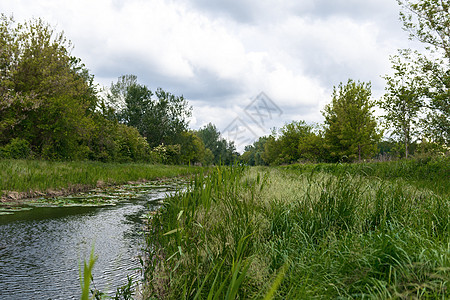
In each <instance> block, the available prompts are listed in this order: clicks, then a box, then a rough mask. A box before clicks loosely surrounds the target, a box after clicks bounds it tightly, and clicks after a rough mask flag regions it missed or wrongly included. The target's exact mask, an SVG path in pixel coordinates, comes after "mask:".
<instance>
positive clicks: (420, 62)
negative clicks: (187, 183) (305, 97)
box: [0, 0, 450, 165]
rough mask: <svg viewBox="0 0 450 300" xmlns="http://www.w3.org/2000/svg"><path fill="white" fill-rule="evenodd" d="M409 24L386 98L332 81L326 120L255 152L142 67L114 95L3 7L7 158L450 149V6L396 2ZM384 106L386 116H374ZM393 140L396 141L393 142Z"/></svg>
mask: <svg viewBox="0 0 450 300" xmlns="http://www.w3.org/2000/svg"><path fill="white" fill-rule="evenodd" d="M398 2H399V4H400V6H401V7H402V9H401V13H400V18H401V20H402V21H403V24H404V28H405V29H406V30H407V31H408V32H409V33H410V35H411V38H415V39H417V40H419V41H421V42H423V43H425V44H426V50H425V51H424V53H419V52H417V51H415V52H413V51H411V50H409V49H406V50H405V49H403V50H399V52H398V54H397V55H394V56H392V57H391V58H390V59H391V63H392V70H393V75H386V76H384V79H385V81H386V88H385V89H386V90H385V95H384V96H383V97H382V99H379V100H374V99H372V98H371V96H372V95H371V84H370V82H368V83H365V82H360V81H355V80H352V79H349V80H348V81H347V82H346V83H340V84H339V85H337V86H335V87H334V88H333V92H332V95H331V98H332V99H331V102H330V103H329V104H328V105H326V106H325V107H324V109H323V111H322V114H323V116H324V119H325V121H324V123H323V124H320V125H310V124H307V123H306V122H304V121H293V122H291V123H288V124H286V125H285V126H283V127H282V128H280V129H279V130H276V129H273V130H272V133H271V134H270V135H268V136H264V137H261V138H259V140H258V141H256V142H254V143H253V145H248V146H247V147H246V148H245V152H244V154H243V155H241V156H240V157H239V154H238V153H237V152H236V149H235V145H234V143H233V142H229V141H227V140H225V139H224V138H222V137H221V136H220V132H219V131H218V130H217V128H216V127H215V125H213V124H211V123H210V124H208V125H206V126H204V127H203V128H200V129H199V130H190V129H189V117H190V116H191V114H192V107H191V106H190V105H189V103H188V102H187V100H186V99H184V97H183V96H177V95H173V94H172V93H170V92H167V91H165V90H163V89H161V88H159V89H157V90H156V91H151V90H150V89H149V88H148V87H147V86H146V85H144V84H141V83H139V81H138V79H137V77H136V76H134V75H123V76H120V77H119V78H118V80H117V82H115V83H112V84H111V87H110V88H109V89H108V91H107V92H106V93H104V92H103V91H102V89H100V88H99V87H98V86H97V85H96V84H95V83H94V76H93V75H92V74H90V73H89V70H88V69H87V68H86V66H85V65H84V64H83V63H82V62H81V60H80V59H79V58H76V57H73V56H72V55H71V50H72V44H71V43H70V41H69V40H67V39H66V37H65V36H64V34H63V33H60V32H56V31H55V30H54V29H53V28H52V27H51V26H49V25H48V24H47V23H45V22H44V21H42V20H41V19H34V20H31V21H28V22H25V23H24V24H18V23H16V22H15V21H14V20H13V18H12V17H7V16H6V15H4V14H1V15H0V157H4V158H41V159H54V160H85V159H88V160H99V161H105V162H106V161H117V162H130V161H148V162H159V163H167V164H189V163H192V164H194V163H201V164H206V165H207V164H218V163H224V164H231V163H233V162H234V161H236V160H238V159H239V160H240V161H241V162H243V163H247V164H250V165H277V164H287V163H293V162H298V161H314V162H322V161H323V162H337V161H348V162H353V161H361V160H363V159H367V158H373V157H375V156H377V155H380V154H381V155H386V154H388V155H391V156H397V157H400V156H402V157H408V156H410V155H411V153H414V152H415V151H416V152H417V151H422V152H424V151H428V152H430V151H431V152H446V151H448V149H449V148H448V147H449V143H450V117H449V115H450V92H449V88H450V50H449V49H450V33H449V31H450V29H449V28H450V24H449V22H450V18H449V4H448V3H447V2H445V1H439V0H414V1H412V0H411V1H409V0H407V1H404V0H398ZM376 108H379V109H381V110H382V111H383V117H381V118H376V117H375V114H374V111H375V109H376ZM386 137H388V139H386Z"/></svg>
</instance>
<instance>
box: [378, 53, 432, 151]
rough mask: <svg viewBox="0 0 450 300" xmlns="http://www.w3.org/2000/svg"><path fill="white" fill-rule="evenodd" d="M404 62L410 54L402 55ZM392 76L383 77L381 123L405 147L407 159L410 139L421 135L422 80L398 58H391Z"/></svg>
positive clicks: (406, 63)
mask: <svg viewBox="0 0 450 300" xmlns="http://www.w3.org/2000/svg"><path fill="white" fill-rule="evenodd" d="M401 55H402V56H403V57H405V58H406V59H409V58H410V53H409V51H404V52H401ZM391 62H392V68H393V69H394V70H395V73H394V76H393V77H390V76H385V77H384V79H385V80H386V83H387V86H386V94H385V95H384V97H383V99H382V100H381V101H379V102H378V103H379V105H380V107H381V108H382V109H384V111H385V114H384V116H383V117H384V119H385V120H386V122H387V124H388V126H387V127H388V128H389V127H392V128H393V134H396V135H397V136H399V139H400V141H401V142H402V143H403V145H404V149H405V157H406V158H408V154H409V146H410V144H411V143H412V142H413V138H414V137H416V136H417V134H418V133H419V132H420V131H419V130H418V128H417V125H418V121H419V113H420V110H421V108H422V106H423V103H422V99H421V96H422V95H423V93H424V92H423V88H422V86H423V79H422V78H421V76H420V74H419V71H418V70H417V67H416V66H415V65H412V64H411V63H409V62H404V61H402V59H401V57H400V56H395V57H391Z"/></svg>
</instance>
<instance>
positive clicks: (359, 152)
mask: <svg viewBox="0 0 450 300" xmlns="http://www.w3.org/2000/svg"><path fill="white" fill-rule="evenodd" d="M358 158H359V162H361V145H358Z"/></svg>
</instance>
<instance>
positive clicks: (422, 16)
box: [397, 0, 450, 62]
mask: <svg viewBox="0 0 450 300" xmlns="http://www.w3.org/2000/svg"><path fill="white" fill-rule="evenodd" d="M397 2H398V3H399V5H400V6H401V8H402V10H401V11H400V19H401V20H402V21H403V26H404V29H405V30H407V31H408V32H409V33H410V37H411V38H415V39H417V40H419V41H420V42H422V43H426V44H429V45H431V46H433V47H434V48H435V50H437V51H443V53H444V56H445V57H446V58H447V62H448V60H450V17H449V15H450V4H449V2H448V1H444V0H397Z"/></svg>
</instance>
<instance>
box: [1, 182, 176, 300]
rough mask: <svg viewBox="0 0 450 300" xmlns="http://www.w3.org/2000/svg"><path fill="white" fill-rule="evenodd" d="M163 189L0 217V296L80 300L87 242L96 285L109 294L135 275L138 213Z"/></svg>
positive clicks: (162, 193)
mask: <svg viewBox="0 0 450 300" xmlns="http://www.w3.org/2000/svg"><path fill="white" fill-rule="evenodd" d="M167 192H168V189H166V188H154V189H150V190H147V191H146V194H144V195H141V196H140V197H138V198H137V199H133V200H130V201H127V202H125V203H120V204H119V205H117V206H108V207H63V208H35V209H33V210H31V211H22V212H18V213H16V214H14V215H2V216H0V299H3V300H9V299H11V300H13V299H14V300H16V299H79V297H80V282H79V265H80V263H82V262H83V260H84V259H85V258H88V257H89V253H90V250H91V247H92V245H93V244H94V245H95V253H96V255H98V260H97V262H96V265H95V267H94V270H93V276H94V283H95V286H96V288H98V289H100V290H102V291H109V292H110V294H111V293H114V291H115V290H116V288H117V287H119V286H122V285H124V284H126V282H127V280H126V279H127V278H126V277H127V275H133V274H134V276H138V274H137V273H136V271H133V269H135V268H138V267H139V260H138V255H139V252H140V249H141V248H142V246H143V245H142V244H141V243H142V242H143V240H142V238H141V236H140V234H139V233H140V232H141V230H142V227H141V220H140V216H141V215H142V214H144V213H145V212H147V211H148V210H149V208H150V209H155V208H156V207H157V205H158V202H155V201H154V200H155V199H162V198H163V197H164V196H165V194H166V193H167Z"/></svg>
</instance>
